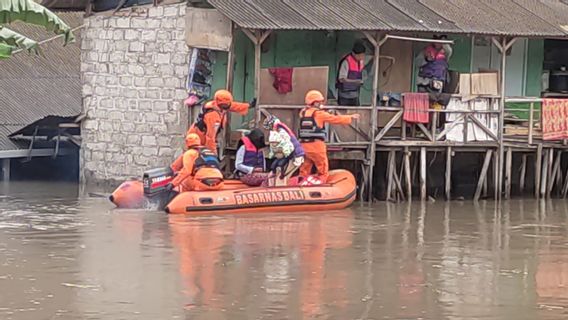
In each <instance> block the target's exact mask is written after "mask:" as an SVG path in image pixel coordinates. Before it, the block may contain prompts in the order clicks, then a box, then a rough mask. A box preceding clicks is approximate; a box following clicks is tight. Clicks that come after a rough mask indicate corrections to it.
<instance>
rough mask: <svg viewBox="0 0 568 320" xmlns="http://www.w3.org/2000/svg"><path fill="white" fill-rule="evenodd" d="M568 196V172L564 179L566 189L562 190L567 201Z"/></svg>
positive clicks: (567, 171)
mask: <svg viewBox="0 0 568 320" xmlns="http://www.w3.org/2000/svg"><path fill="white" fill-rule="evenodd" d="M567 194H568V170H566V176H565V177H564V188H562V198H563V199H566V195H567Z"/></svg>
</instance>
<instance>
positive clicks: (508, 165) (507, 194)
mask: <svg viewBox="0 0 568 320" xmlns="http://www.w3.org/2000/svg"><path fill="white" fill-rule="evenodd" d="M512 164H513V150H512V149H511V147H509V148H507V157H506V161H505V199H509V198H510V197H511V166H512Z"/></svg>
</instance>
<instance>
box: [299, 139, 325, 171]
mask: <svg viewBox="0 0 568 320" xmlns="http://www.w3.org/2000/svg"><path fill="white" fill-rule="evenodd" d="M302 148H304V152H305V156H304V163H303V164H302V166H301V167H300V175H301V176H303V177H307V176H309V175H310V174H311V173H312V167H313V166H314V165H315V166H316V169H317V174H318V175H319V176H320V178H321V179H322V180H323V181H325V180H326V179H327V176H328V174H329V161H328V160H327V146H326V145H325V142H323V141H321V140H316V141H313V142H304V143H302Z"/></svg>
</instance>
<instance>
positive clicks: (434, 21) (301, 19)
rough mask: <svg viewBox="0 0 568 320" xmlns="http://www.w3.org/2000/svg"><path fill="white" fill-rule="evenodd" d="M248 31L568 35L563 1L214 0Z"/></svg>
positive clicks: (220, 9) (567, 6)
mask: <svg viewBox="0 0 568 320" xmlns="http://www.w3.org/2000/svg"><path fill="white" fill-rule="evenodd" d="M209 3H210V4H211V5H212V6H213V7H215V8H216V9H217V10H219V11H220V12H221V13H222V14H224V15H226V16H227V17H228V18H229V19H231V20H232V21H234V22H235V23H236V24H237V25H239V26H240V27H243V28H250V29H274V30H279V29H299V30H379V31H415V32H436V33H468V34H487V35H510V36H527V37H566V36H568V5H567V3H566V2H564V1H562V0H499V1H495V0H209Z"/></svg>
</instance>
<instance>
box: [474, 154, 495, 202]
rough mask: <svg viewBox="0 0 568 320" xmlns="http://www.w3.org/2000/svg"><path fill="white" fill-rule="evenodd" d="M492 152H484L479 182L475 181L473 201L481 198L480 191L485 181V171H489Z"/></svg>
mask: <svg viewBox="0 0 568 320" xmlns="http://www.w3.org/2000/svg"><path fill="white" fill-rule="evenodd" d="M492 153H493V151H492V150H487V151H486V152H485V160H484V161H483V167H481V173H480V174H479V180H478V181H477V188H476V189H475V195H474V196H473V200H474V201H478V200H479V197H480V196H481V189H482V188H483V183H484V182H485V179H487V171H488V170H489V164H490V163H491V154H492Z"/></svg>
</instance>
